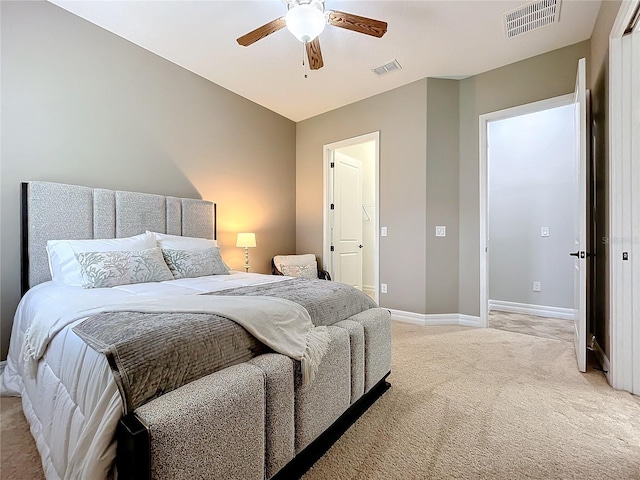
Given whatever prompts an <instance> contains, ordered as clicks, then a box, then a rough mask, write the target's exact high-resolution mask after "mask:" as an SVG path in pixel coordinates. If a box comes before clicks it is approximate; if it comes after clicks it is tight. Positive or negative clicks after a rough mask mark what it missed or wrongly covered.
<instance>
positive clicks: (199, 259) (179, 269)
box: [162, 247, 229, 279]
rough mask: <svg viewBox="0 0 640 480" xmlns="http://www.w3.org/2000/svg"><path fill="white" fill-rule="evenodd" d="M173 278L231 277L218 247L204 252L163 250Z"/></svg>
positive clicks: (206, 249)
mask: <svg viewBox="0 0 640 480" xmlns="http://www.w3.org/2000/svg"><path fill="white" fill-rule="evenodd" d="M162 255H163V256H164V261H165V262H167V265H168V266H169V269H170V270H171V273H172V274H173V278H176V279H178V278H196V277H204V276H205V275H229V269H228V268H227V266H226V265H225V263H224V262H223V261H222V256H221V255H220V249H219V248H217V247H211V248H205V249H203V250H171V249H166V248H163V249H162Z"/></svg>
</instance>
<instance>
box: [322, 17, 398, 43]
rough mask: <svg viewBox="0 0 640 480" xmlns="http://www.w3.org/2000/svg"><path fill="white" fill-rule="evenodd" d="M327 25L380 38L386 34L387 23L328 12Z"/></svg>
mask: <svg viewBox="0 0 640 480" xmlns="http://www.w3.org/2000/svg"><path fill="white" fill-rule="evenodd" d="M328 22H329V25H333V26H334V27H340V28H346V29H347V30H352V31H354V32H358V33H365V34H367V35H371V36H372V37H378V38H380V37H382V36H383V35H384V34H385V33H387V22H382V21H380V20H374V19H373V18H367V17H359V16H358V15H354V14H352V13H345V12H337V11H335V10H334V11H332V12H329V20H328Z"/></svg>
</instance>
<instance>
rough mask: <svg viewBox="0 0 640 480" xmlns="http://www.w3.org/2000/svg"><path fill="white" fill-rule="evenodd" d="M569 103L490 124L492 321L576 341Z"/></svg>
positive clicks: (573, 181)
mask: <svg viewBox="0 0 640 480" xmlns="http://www.w3.org/2000/svg"><path fill="white" fill-rule="evenodd" d="M559 103H563V102H559ZM564 103H566V104H565V105H560V106H557V105H554V106H553V107H551V108H544V107H546V105H540V104H538V105H537V106H534V108H532V109H530V108H526V109H525V110H523V111H520V112H518V111H513V112H512V113H513V114H514V115H512V116H509V117H506V118H500V119H496V120H491V121H489V122H487V145H488V151H487V200H488V202H487V213H488V216H487V246H488V256H487V264H488V274H487V278H488V319H487V321H488V326H490V327H494V328H499V329H504V330H509V331H514V332H518V333H524V334H529V335H536V336H542V337H547V338H557V339H562V340H566V341H573V337H574V324H573V320H574V316H575V306H574V300H575V299H574V263H575V262H574V260H573V258H572V257H570V256H569V252H572V251H573V247H574V240H575V238H574V232H575V223H576V221H577V208H576V205H577V204H578V192H577V190H576V172H575V144H576V141H575V128H574V121H575V114H574V111H575V107H574V104H573V96H572V95H570V96H569V97H566V102H564Z"/></svg>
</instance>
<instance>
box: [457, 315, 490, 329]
mask: <svg viewBox="0 0 640 480" xmlns="http://www.w3.org/2000/svg"><path fill="white" fill-rule="evenodd" d="M458 317H460V320H459V321H458V324H459V325H462V326H464V327H484V325H483V324H482V321H481V320H480V317H476V316H473V315H465V314H463V313H460V314H458Z"/></svg>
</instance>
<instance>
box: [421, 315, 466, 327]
mask: <svg viewBox="0 0 640 480" xmlns="http://www.w3.org/2000/svg"><path fill="white" fill-rule="evenodd" d="M424 324H425V325H428V326H437V325H460V315H458V314H457V313H427V314H425V316H424Z"/></svg>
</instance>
